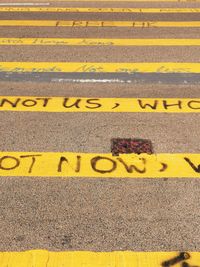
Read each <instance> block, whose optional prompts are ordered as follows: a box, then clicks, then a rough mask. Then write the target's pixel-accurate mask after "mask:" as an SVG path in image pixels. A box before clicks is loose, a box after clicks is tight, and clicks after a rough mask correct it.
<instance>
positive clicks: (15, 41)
mask: <svg viewBox="0 0 200 267" xmlns="http://www.w3.org/2000/svg"><path fill="white" fill-rule="evenodd" d="M0 45H77V46H200V39H102V38H9V37H8V38H0Z"/></svg>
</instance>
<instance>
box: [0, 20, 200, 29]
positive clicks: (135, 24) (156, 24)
mask: <svg viewBox="0 0 200 267" xmlns="http://www.w3.org/2000/svg"><path fill="white" fill-rule="evenodd" d="M0 26H14V27H16V26H25V27H132V28H160V27H186V28H188V27H200V21H97V20H91V21H85V20H84V21H81V20H80V21H79V20H0Z"/></svg>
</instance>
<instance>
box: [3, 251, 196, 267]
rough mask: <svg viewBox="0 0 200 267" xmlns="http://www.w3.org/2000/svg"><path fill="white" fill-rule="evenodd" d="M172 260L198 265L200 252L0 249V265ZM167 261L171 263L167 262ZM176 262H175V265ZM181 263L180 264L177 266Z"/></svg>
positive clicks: (124, 265)
mask: <svg viewBox="0 0 200 267" xmlns="http://www.w3.org/2000/svg"><path fill="white" fill-rule="evenodd" d="M170 262H172V263H173V262H175V263H177V264H179V263H180V264H181V263H183V264H185V265H184V266H188V267H189V266H197V265H198V263H199V262H200V252H161V251H160V252H131V251H113V252H88V251H65V252H49V251H46V250H33V251H24V252H1V253H0V267H4V266H7V267H11V266H12V267H19V265H20V266H23V267H29V266H32V267H50V266H54V267H60V266H62V267H69V266H70V267H81V266H84V267H91V266H95V267H102V266H103V267H108V266H112V267H114V266H115V267H133V266H134V267H145V266H148V267H161V266H171V265H169V264H170ZM167 263H169V264H168V265H167ZM173 265H174V264H173ZM177 266H178V265H177Z"/></svg>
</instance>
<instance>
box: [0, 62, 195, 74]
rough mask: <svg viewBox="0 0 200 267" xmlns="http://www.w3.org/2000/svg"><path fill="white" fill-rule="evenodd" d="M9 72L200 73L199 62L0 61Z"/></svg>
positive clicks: (3, 69) (1, 70)
mask: <svg viewBox="0 0 200 267" xmlns="http://www.w3.org/2000/svg"><path fill="white" fill-rule="evenodd" d="M0 72H10V73H61V72H62V73H127V74H135V73H136V74H137V73H200V63H177V62H156V63H155V62H151V63H150V62H148V63H141V62H139V63H138V62H135V63H96V62H94V63H89V62H0Z"/></svg>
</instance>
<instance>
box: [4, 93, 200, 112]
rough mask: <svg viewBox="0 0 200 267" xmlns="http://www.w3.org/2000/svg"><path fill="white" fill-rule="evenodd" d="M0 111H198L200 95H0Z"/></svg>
mask: <svg viewBox="0 0 200 267" xmlns="http://www.w3.org/2000/svg"><path fill="white" fill-rule="evenodd" d="M0 111H31V112H34V111H35V112H38V111H39V112H153V113H155V112H165V113H174V112H178V113H199V112H200V98H84V97H50V96H46V97H45V96H44V97H41V96H0Z"/></svg>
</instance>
